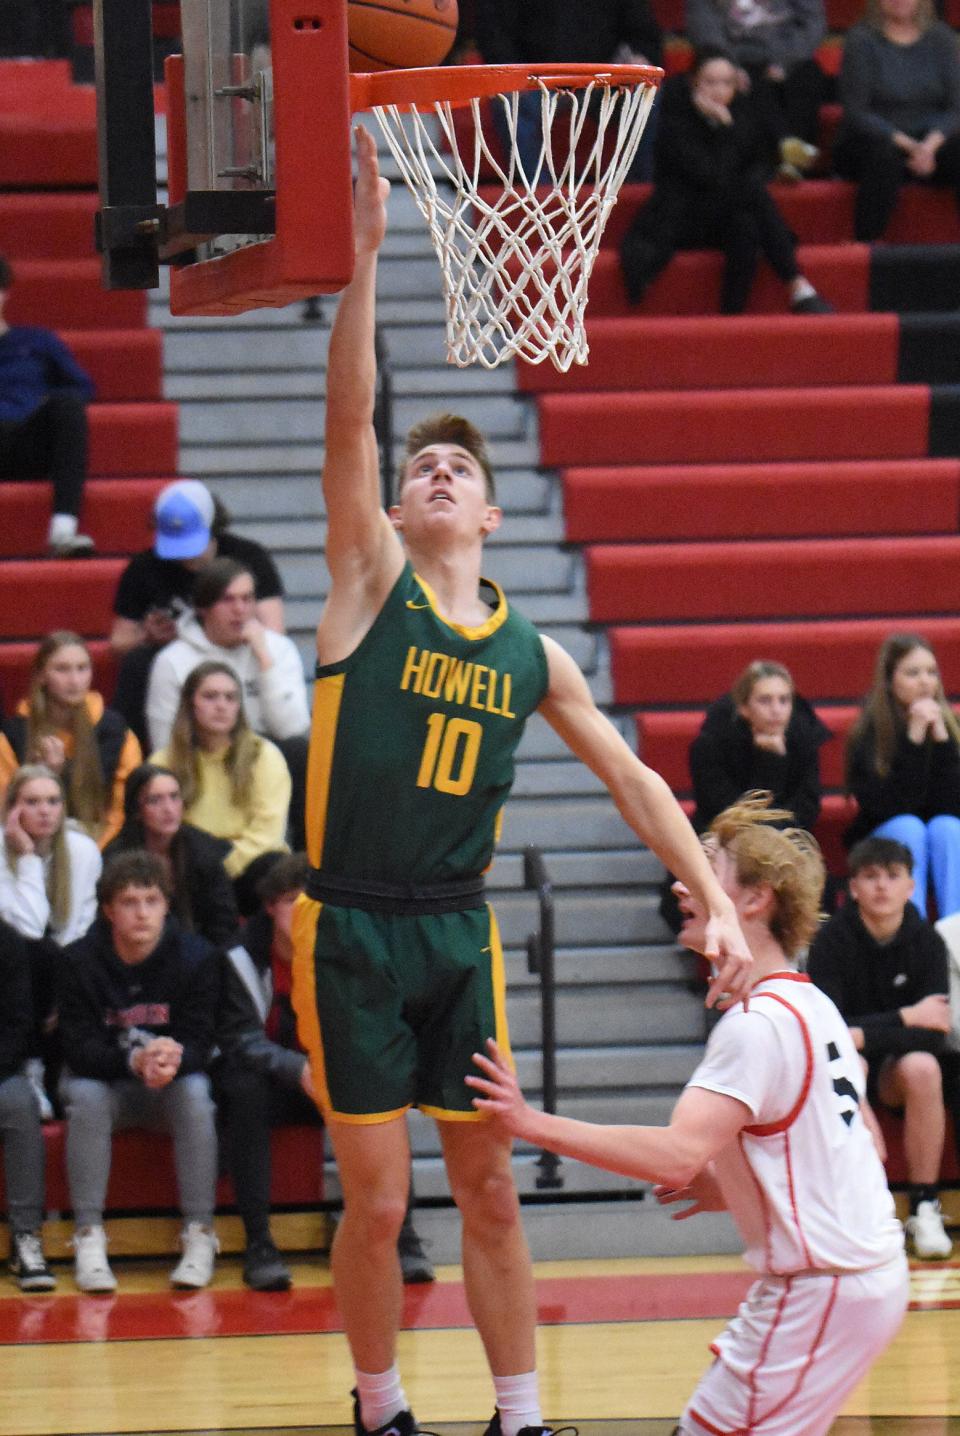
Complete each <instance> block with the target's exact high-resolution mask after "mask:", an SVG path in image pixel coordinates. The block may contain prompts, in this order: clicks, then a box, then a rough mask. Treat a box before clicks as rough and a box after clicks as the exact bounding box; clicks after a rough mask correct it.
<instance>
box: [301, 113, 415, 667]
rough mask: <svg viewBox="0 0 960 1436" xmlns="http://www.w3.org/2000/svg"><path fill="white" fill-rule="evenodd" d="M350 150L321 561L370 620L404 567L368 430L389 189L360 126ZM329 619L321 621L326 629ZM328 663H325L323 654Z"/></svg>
mask: <svg viewBox="0 0 960 1436" xmlns="http://www.w3.org/2000/svg"><path fill="white" fill-rule="evenodd" d="M356 143H357V181H356V188H355V192H354V234H355V245H356V264H355V268H354V273H353V278H352V279H351V281H350V283H349V284H348V285H347V287H346V289H344V291H343V293H342V294H341V296H340V300H339V304H338V307H337V313H336V318H335V319H334V323H333V329H332V332H331V335H330V353H329V359H328V362H327V391H326V439H325V442H326V452H325V457H324V467H323V493H324V498H325V500H326V508H327V524H328V533H327V550H326V558H327V565H328V567H329V569H330V574H331V578H332V580H333V589H334V593H335V594H336V595H337V596H338V600H339V601H340V602H343V601H346V602H347V603H348V604H350V605H351V606H353V607H357V606H359V607H361V608H363V607H366V606H368V604H369V603H372V605H373V612H375V611H376V609H377V607H379V603H380V602H382V600H383V597H384V596H385V594H386V592H387V591H388V590H389V587H390V585H391V584H392V583H393V581H394V580H395V578H396V576H397V574H398V573H399V572H400V568H401V566H402V563H403V559H402V555H401V551H400V546H399V543H398V541H397V539H396V536H395V535H394V532H393V529H392V527H391V525H390V522H389V520H388V518H387V516H386V514H385V512H384V510H383V508H382V505H381V501H380V463H379V456H378V452H377V440H376V435H375V433H374V428H373V411H374V403H375V396H376V381H377V365H376V357H375V352H374V333H375V323H376V278H377V255H378V252H379V249H380V245H381V244H382V242H383V237H384V233H385V232H386V222H387V217H386V200H387V195H388V193H389V189H390V186H389V183H388V181H387V180H385V179H383V178H382V177H381V175H380V171H379V166H378V164H377V149H376V145H375V144H374V141H373V137H372V136H371V135H370V134H369V133H368V131H366V130H364V129H363V128H362V127H359V126H358V127H357V130H356ZM330 616H331V615H325V619H324V622H325V623H326V622H327V618H328V617H330ZM332 616H333V617H336V615H332ZM321 657H324V655H321ZM326 657H327V660H328V661H329V654H328V655H326Z"/></svg>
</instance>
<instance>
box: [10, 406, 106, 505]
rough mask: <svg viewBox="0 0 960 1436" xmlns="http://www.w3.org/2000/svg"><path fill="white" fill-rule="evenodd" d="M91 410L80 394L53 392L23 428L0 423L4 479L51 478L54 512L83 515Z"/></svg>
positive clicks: (26, 421)
mask: <svg viewBox="0 0 960 1436" xmlns="http://www.w3.org/2000/svg"><path fill="white" fill-rule="evenodd" d="M87 447H88V436H87V406H86V404H85V403H84V401H83V400H82V399H81V398H79V397H78V396H77V395H76V394H69V393H66V392H64V393H60V394H51V395H50V398H49V399H48V400H47V401H46V403H45V404H41V406H40V408H39V409H37V410H35V411H34V413H32V414H31V415H30V417H29V419H24V420H23V422H22V423H20V424H0V478H3V479H49V480H50V482H51V483H52V484H53V512H54V513H55V514H73V516H74V517H76V516H77V515H78V514H79V512H80V503H81V501H82V499H83V484H84V480H85V479H86V476H87Z"/></svg>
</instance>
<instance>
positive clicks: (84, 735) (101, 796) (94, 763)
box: [26, 628, 109, 840]
mask: <svg viewBox="0 0 960 1436" xmlns="http://www.w3.org/2000/svg"><path fill="white" fill-rule="evenodd" d="M61 648H82V649H83V651H84V653H85V654H86V655H87V657H88V658H89V657H90V650H89V648H88V647H87V645H86V644H85V643H84V641H83V639H82V638H81V637H80V635H79V634H78V633H71V632H70V631H69V630H68V629H65V628H59V629H56V630H55V631H54V632H53V633H48V634H47V636H46V638H45V639H44V640H43V642H42V643H41V644H40V645H39V646H38V648H37V651H36V653H35V654H34V655H33V662H32V664H31V665H30V692H29V694H28V697H27V744H26V756H27V758H28V760H30V761H32V762H36V761H37V759H38V758H39V754H40V740H41V738H48V737H56V736H57V735H58V734H59V732H60V731H61V727H66V729H67V730H68V732H69V733H70V736H71V738H72V739H73V753H72V755H71V757H70V759H69V760H68V762H67V765H66V768H65V770H64V776H63V783H62V787H63V790H64V795H65V800H66V805H67V812H68V813H69V815H70V817H71V818H76V820H77V822H78V823H79V824H80V826H81V827H82V828H83V830H84V831H85V832H86V833H88V834H89V835H90V837H91V838H93V839H94V840H96V839H98V838H99V836H100V834H101V833H102V831H103V826H104V819H105V815H106V806H107V798H108V796H109V793H108V788H107V783H106V780H105V778H104V773H103V764H102V763H101V761H100V749H99V747H98V745H97V734H96V727H95V725H94V724H93V723H91V721H90V714H89V712H88V711H87V705H86V702H85V701H84V702H83V703H78V704H77V706H76V707H75V708H72V709H71V710H70V715H69V718H68V720H67V722H66V723H65V724H63V725H61V724H59V723H56V722H54V720H53V719H52V717H51V716H50V699H49V696H48V694H47V689H46V684H45V680H44V671H45V669H46V666H47V664H48V663H49V661H50V659H51V658H52V657H53V656H54V654H56V653H59V651H60V649H61Z"/></svg>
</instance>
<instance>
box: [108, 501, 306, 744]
mask: <svg viewBox="0 0 960 1436" xmlns="http://www.w3.org/2000/svg"><path fill="white" fill-rule="evenodd" d="M153 520H154V529H155V535H156V536H155V538H154V543H153V547H152V548H148V549H144V550H143V551H142V552H140V553H138V554H135V555H134V557H133V558H132V559H131V560H130V562H129V563H128V564H127V566H126V568H125V569H124V571H123V573H122V574H121V575H120V582H119V584H118V585H117V592H116V594H115V596H114V600H113V611H114V620H113V628H112V630H111V632H110V644H111V647H112V648H113V650H114V652H115V653H116V654H117V656H118V657H119V658H120V660H121V662H120V673H119V676H118V680H117V692H116V697H115V699H114V702H115V704H116V707H117V708H118V709H119V710H120V712H121V713H123V715H124V717H125V718H126V720H127V722H128V723H129V724H130V726H131V728H133V730H134V732H135V733H136V734H137V736H138V738H139V739H140V741H141V743H143V744H146V720H145V717H144V708H145V705H146V695H147V683H148V680H149V677H150V667H151V665H152V663H153V660H154V658H155V657H156V655H157V653H158V651H159V650H160V649H161V648H163V647H164V645H165V644H167V643H172V642H173V640H174V639H175V638H176V637H177V623H176V620H177V619H178V618H179V617H183V616H184V615H185V614H187V613H189V612H190V611H191V610H192V605H193V586H194V583H195V581H196V577H197V574H198V573H199V572H200V570H201V569H203V568H205V567H206V565H207V564H208V563H211V562H212V561H213V559H215V558H232V559H236V560H237V562H238V563H242V564H243V566H244V567H245V568H247V569H249V570H250V572H251V573H252V574H253V577H254V584H255V588H256V616H257V618H259V620H260V622H261V623H262V624H263V626H264V628H270V629H273V631H274V632H276V633H283V632H284V615H283V584H282V582H281V579H280V574H279V573H278V571H277V566H276V564H275V563H274V561H273V559H272V557H271V556H270V554H269V553H268V551H267V550H266V549H265V548H264V547H263V545H262V544H258V543H255V542H254V541H253V539H245V538H241V537H240V536H239V535H238V534H235V533H234V532H233V531H232V529H231V528H230V514H229V512H228V511H227V509H226V508H225V507H224V505H223V504H222V503H221V502H220V500H219V499H218V498H215V497H214V496H213V494H211V493H210V490H209V489H208V488H207V487H206V485H205V484H201V483H200V482H199V480H197V479H178V480H177V481H176V483H173V484H167V486H166V488H164V489H162V490H161V492H160V494H159V495H158V497H157V501H156V503H155V504H154V510H153Z"/></svg>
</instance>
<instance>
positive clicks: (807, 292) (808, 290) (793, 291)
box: [790, 274, 817, 304]
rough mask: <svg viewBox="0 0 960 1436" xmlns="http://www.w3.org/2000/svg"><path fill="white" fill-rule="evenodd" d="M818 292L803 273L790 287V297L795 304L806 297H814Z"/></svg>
mask: <svg viewBox="0 0 960 1436" xmlns="http://www.w3.org/2000/svg"><path fill="white" fill-rule="evenodd" d="M816 292H817V291H816V290H815V289H814V287H813V285H812V284H811V283H810V281H809V279H807V278H805V277H804V275H802V274H801V275H799V277H798V278H797V279H795V280H794V281H793V284H792V285H791V287H790V298H791V299H792V300H793V302H794V304H800V303H801V302H802V301H803V300H804V299H812V298H813V296H814V295H815V294H816Z"/></svg>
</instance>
